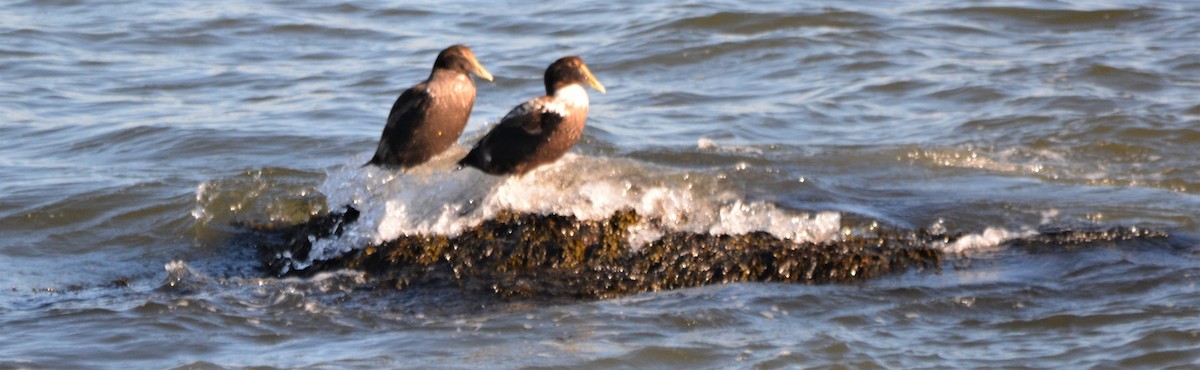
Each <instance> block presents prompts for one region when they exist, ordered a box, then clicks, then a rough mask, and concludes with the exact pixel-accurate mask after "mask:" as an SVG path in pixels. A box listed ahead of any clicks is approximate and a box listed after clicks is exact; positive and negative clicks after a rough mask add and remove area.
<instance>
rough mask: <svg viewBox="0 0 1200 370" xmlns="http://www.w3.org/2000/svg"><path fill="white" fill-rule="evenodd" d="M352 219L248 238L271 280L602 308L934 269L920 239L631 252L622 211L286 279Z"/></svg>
mask: <svg viewBox="0 0 1200 370" xmlns="http://www.w3.org/2000/svg"><path fill="white" fill-rule="evenodd" d="M356 218H357V211H354V210H353V209H349V210H348V211H347V212H345V213H332V214H328V215H324V216H320V217H315V218H313V219H312V220H310V221H309V222H307V223H304V224H300V225H293V226H287V227H276V228H270V227H262V226H261V225H260V226H259V227H254V229H256V230H259V234H261V235H263V236H264V238H262V239H261V242H260V243H259V252H260V253H259V255H260V257H261V258H262V260H263V263H264V266H265V267H266V268H267V269H268V270H269V271H271V272H273V273H275V274H279V275H284V274H311V273H313V272H317V271H323V270H327V269H336V268H352V269H360V270H363V271H366V272H368V273H369V274H370V275H371V276H373V277H374V278H376V279H381V280H383V281H390V282H392V283H393V284H394V285H395V286H397V287H408V286H453V287H458V288H462V289H466V290H468V291H476V292H487V293H493V294H497V295H500V296H504V297H512V296H521V297H541V298H556V297H557V298H605V297H614V296H620V295H625V294H634V293H641V292H648V291H657V290H664V289H676V288H685V287H695V286H702V285H708V284H718V283H729V282H743V281H762V282H789V283H827V282H853V281H862V280H865V279H870V278H874V277H878V276H880V275H883V274H888V273H895V272H901V271H906V270H909V269H933V270H936V269H938V268H939V267H940V265H941V263H940V262H941V258H942V257H941V253H940V252H939V251H938V250H937V249H935V248H933V247H930V245H931V243H928V239H929V236H928V235H924V236H922V235H923V234H920V233H909V234H896V235H886V236H885V235H875V236H845V237H844V238H843V239H842V240H839V241H838V242H836V243H797V242H793V241H790V240H784V239H780V238H777V237H775V236H773V235H771V234H768V233H762V232H756V233H749V234H740V235H710V234H703V233H691V232H671V233H667V234H665V235H663V236H662V237H661V238H659V239H658V240H655V241H653V242H650V243H648V244H646V245H641V246H632V245H630V244H629V242H628V240H629V233H630V232H631V228H633V227H635V226H636V225H638V224H639V222H641V221H642V220H641V218H640V217H639V216H638V215H637V214H636V213H635V212H633V211H631V210H627V211H620V212H617V213H615V214H613V215H611V216H610V217H608V218H607V219H603V220H596V221H584V220H578V219H576V218H574V217H570V216H562V215H539V214H528V213H511V212H508V213H501V214H500V215H498V216H497V217H495V218H493V219H491V220H488V221H485V222H483V223H481V224H479V225H478V226H475V227H473V228H470V229H467V230H466V231H464V232H463V233H461V234H460V235H458V236H454V237H447V236H443V235H410V236H403V237H400V238H398V239H395V240H391V241H388V242H385V243H382V244H378V245H367V246H361V248H358V249H356V250H355V251H354V252H351V253H348V254H346V255H344V256H341V257H338V258H335V259H331V260H325V261H315V262H313V264H312V265H311V266H310V267H308V268H307V269H305V270H299V271H297V270H294V269H291V268H290V266H292V261H293V260H300V261H303V260H305V259H307V255H308V251H309V250H310V249H311V247H312V245H311V242H312V240H314V239H318V238H325V237H330V236H334V235H338V234H339V233H340V232H341V229H342V227H344V225H346V224H349V223H352V222H354V220H355V219H356Z"/></svg>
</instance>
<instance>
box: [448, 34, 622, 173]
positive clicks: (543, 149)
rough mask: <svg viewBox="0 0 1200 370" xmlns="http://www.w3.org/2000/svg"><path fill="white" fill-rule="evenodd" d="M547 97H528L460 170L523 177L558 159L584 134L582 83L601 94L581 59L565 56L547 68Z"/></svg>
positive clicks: (461, 163)
mask: <svg viewBox="0 0 1200 370" xmlns="http://www.w3.org/2000/svg"><path fill="white" fill-rule="evenodd" d="M544 82H545V84H546V96H542V97H538V98H533V99H530V100H529V101H526V102H524V103H522V104H521V105H518V106H517V107H516V108H513V110H512V111H510V112H508V114H507V115H505V116H504V118H503V119H501V120H500V123H499V124H497V125H496V127H495V128H493V129H492V131H491V132H488V134H487V135H486V136H484V137H483V139H480V140H479V143H477V144H475V147H474V148H473V149H471V152H470V153H468V154H467V156H466V157H465V158H463V159H462V160H460V161H459V162H458V165H459V166H471V167H475V168H478V169H479V170H481V171H483V172H486V173H489V174H492V175H511V174H515V175H523V174H525V173H527V172H529V171H531V170H533V169H534V168H537V167H538V166H541V165H544V164H547V163H551V162H554V161H555V160H557V159H558V158H560V157H562V156H563V154H564V153H566V152H567V150H568V149H570V148H571V146H573V145H575V142H576V141H579V137H580V136H581V135H583V127H584V124H585V123H586V122H587V113H588V95H587V91H585V90H584V89H583V85H584V84H586V85H587V86H591V87H592V88H594V89H596V91H599V92H600V93H604V92H605V91H604V85H601V84H600V81H597V80H596V77H595V76H593V75H592V71H590V70H588V67H587V65H586V64H583V59H579V57H577V56H569V57H565V58H562V59H559V60H557V61H555V62H554V63H553V64H551V65H550V67H549V68H546V76H545V81H544Z"/></svg>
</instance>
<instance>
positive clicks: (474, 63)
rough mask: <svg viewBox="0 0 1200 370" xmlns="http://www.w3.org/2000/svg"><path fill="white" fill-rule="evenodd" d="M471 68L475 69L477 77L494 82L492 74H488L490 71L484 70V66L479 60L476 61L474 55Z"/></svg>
mask: <svg viewBox="0 0 1200 370" xmlns="http://www.w3.org/2000/svg"><path fill="white" fill-rule="evenodd" d="M471 66H473V67H475V72H474V74H475V75H476V76H479V78H482V79H485V80H488V81H491V80H492V74H491V73H488V71H487V70H486V69H483V65H482V64H479V61H478V60H475V56H474V55H472V56H471Z"/></svg>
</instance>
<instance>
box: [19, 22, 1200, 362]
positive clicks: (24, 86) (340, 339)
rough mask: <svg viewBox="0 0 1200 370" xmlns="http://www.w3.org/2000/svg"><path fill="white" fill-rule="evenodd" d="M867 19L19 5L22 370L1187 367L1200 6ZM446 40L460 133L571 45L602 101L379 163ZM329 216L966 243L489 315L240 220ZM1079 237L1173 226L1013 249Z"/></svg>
mask: <svg viewBox="0 0 1200 370" xmlns="http://www.w3.org/2000/svg"><path fill="white" fill-rule="evenodd" d="M869 4H870V5H855V4H851V3H847V2H815V1H810V2H790V1H789V2H778V3H773V4H772V3H764V4H754V5H746V4H741V3H738V2H729V3H727V2H721V1H711V2H691V3H664V4H655V3H652V2H634V1H616V2H580V1H566V2H556V3H554V4H551V5H538V6H532V5H525V4H521V3H503V2H501V3H496V2H477V3H475V2H458V3H449V4H437V5H433V4H429V5H405V4H393V3H387V2H378V3H328V4H318V3H303V4H302V3H295V2H277V3H269V4H258V5H245V4H242V3H238V2H224V3H222V2H197V3H188V4H175V3H147V2H126V3H120V2H106V3H88V2H72V1H58V2H37V1H27V2H9V3H5V4H3V5H0V117H2V119H3V121H2V122H0V137H3V138H4V144H5V145H0V287H3V288H4V290H3V293H0V328H3V330H2V331H3V334H2V335H0V367H8V366H16V367H38V368H40V367H45V368H64V367H124V366H127V365H132V366H133V367H139V368H143V367H149V368H164V367H175V366H185V365H192V366H195V367H200V368H204V367H209V366H211V367H244V366H272V367H336V368H342V367H365V368H378V367H430V366H437V367H494V366H500V367H524V366H531V367H538V366H568V367H595V368H610V367H635V368H641V367H674V368H693V367H731V366H732V367H754V366H760V367H767V368H773V367H789V366H799V367H812V366H821V365H845V366H849V367H889V368H913V367H1013V366H1030V367H1039V368H1062V367H1091V366H1100V367H1114V368H1128V367H1151V368H1158V367H1168V366H1176V365H1179V366H1185V367H1186V366H1200V290H1198V289H1197V286H1196V283H1197V281H1198V280H1200V242H1197V238H1196V235H1197V232H1198V231H1200V224H1198V221H1200V218H1197V214H1198V213H1197V211H1198V210H1200V197H1198V196H1197V195H1198V194H1200V160H1198V159H1197V155H1196V153H1197V150H1196V148H1200V99H1198V98H1197V97H1198V96H1200V77H1198V76H1200V42H1198V41H1196V35H1200V5H1197V4H1195V3H1193V2H1189V1H1158V2H1135V1H1103V2H1092V1H1059V2H988V1H972V2H961V1H917V2H912V1H896V2H869ZM454 43H466V44H468V45H470V46H471V47H472V48H473V49H474V51H475V54H476V55H477V56H478V57H479V59H480V60H481V62H482V63H483V64H484V65H485V66H486V67H487V68H488V70H489V71H491V72H492V73H493V74H494V75H495V76H496V80H495V81H494V82H480V83H479V84H478V99H477V103H476V106H475V111H474V114H473V115H472V118H471V121H470V124H469V126H468V128H467V133H466V134H464V137H463V138H462V140H460V143H461V144H463V145H470V144H471V143H473V142H474V140H476V139H477V138H478V137H480V136H481V135H482V132H483V131H484V130H485V129H486V127H487V126H488V125H490V124H492V123H494V122H495V121H497V120H498V119H499V117H501V116H503V115H504V114H505V113H506V112H507V111H508V110H509V109H510V108H511V107H513V106H514V105H516V104H517V103H519V102H521V101H523V100H524V99H527V98H530V97H533V96H534V95H536V94H540V93H541V90H542V88H541V86H542V84H541V80H540V79H541V76H542V72H543V69H544V68H545V66H546V65H548V64H549V63H550V62H552V61H553V60H555V59H557V58H558V57H560V56H563V55H569V54H578V55H580V56H582V57H583V58H584V59H585V60H586V61H587V62H588V64H589V66H591V69H592V71H593V72H594V73H595V74H596V76H597V77H598V78H599V79H600V81H601V82H603V83H604V84H605V85H606V86H607V87H608V94H606V95H601V94H598V93H595V92H592V95H591V99H590V100H591V104H592V107H591V113H590V115H589V122H588V125H589V126H588V129H587V132H586V133H585V135H584V138H583V140H582V141H581V142H580V143H579V144H578V145H577V146H576V147H575V148H574V149H573V152H572V154H570V155H568V156H567V157H566V158H565V159H564V161H563V163H559V164H556V165H553V166H550V167H548V168H545V169H543V170H539V171H538V172H535V173H533V174H531V175H530V176H526V177H523V178H519V179H500V178H492V177H488V176H484V175H481V174H479V173H477V172H472V171H471V170H465V171H459V172H454V171H451V170H450V169H449V162H451V161H452V160H453V159H452V158H442V160H441V162H438V163H435V164H434V165H431V166H428V167H426V168H424V169H419V170H417V171H413V172H412V173H409V174H403V175H401V174H395V173H389V172H387V171H378V170H373V169H369V168H367V169H364V168H360V167H359V166H360V165H361V164H362V163H364V162H365V161H366V159H368V157H369V155H370V153H371V152H373V150H374V145H375V141H376V140H377V139H378V135H379V133H380V131H381V129H382V126H383V123H384V119H385V117H386V113H387V111H388V109H389V108H390V104H391V103H392V101H393V100H394V99H395V97H396V95H397V94H398V92H399V91H400V89H402V88H405V87H407V86H409V85H411V84H413V83H415V82H417V81H419V80H421V79H423V78H424V77H425V76H426V75H427V74H428V70H429V68H430V65H431V63H432V61H433V57H434V56H435V55H436V53H437V51H438V50H440V49H441V48H443V47H445V46H447V45H450V44H454ZM463 150H464V149H463V148H456V149H455V151H454V152H452V153H450V154H448V155H449V156H453V155H456V153H457V155H461V153H462V151H463ZM439 163H440V164H439ZM340 204H357V205H359V206H360V208H363V209H364V215H365V216H366V217H364V219H363V222H361V223H359V224H358V225H356V226H355V229H353V230H351V232H350V233H348V235H347V236H346V239H344V240H341V241H333V242H329V243H327V244H324V245H323V246H322V248H325V249H323V251H327V252H328V253H330V254H331V255H332V254H336V253H338V252H339V250H343V249H347V248H353V247H354V246H357V245H360V244H361V243H362V242H368V241H379V240H386V239H387V238H389V237H394V236H396V235H400V234H404V233H411V232H433V233H454V232H457V231H459V230H461V229H462V228H463V227H468V226H470V225H472V224H473V223H477V222H480V221H481V220H483V219H486V218H487V217H488V216H489V215H494V214H495V212H498V211H499V210H502V209H517V210H524V211H532V212H556V213H565V214H571V215H575V216H579V217H584V218H588V217H603V216H604V215H606V214H608V213H610V212H611V211H612V210H615V209H620V208H633V209H637V210H638V211H639V212H642V213H649V214H655V215H657V216H659V217H662V218H664V219H666V220H669V221H668V222H667V225H666V227H667V228H670V229H677V230H691V231H700V232H713V233H722V232H745V231H753V230H763V231H770V232H772V233H773V234H776V235H777V236H780V237H787V238H793V239H799V240H824V239H827V238H831V237H834V236H835V235H836V233H838V232H839V231H841V230H840V228H842V227H849V226H850V225H863V224H870V223H872V222H874V223H878V224H880V225H886V226H887V227H893V228H898V229H915V228H935V229H944V230H946V231H949V232H962V233H968V234H970V235H972V237H971V238H967V239H965V241H964V242H961V243H956V244H953V245H947V246H945V250H946V251H947V253H949V254H948V255H949V256H953V257H952V258H950V259H949V260H948V261H947V263H946V265H945V266H944V267H943V269H942V271H941V272H940V273H933V272H928V271H926V272H913V273H908V274H904V275H900V276H892V277H886V278H883V279H879V280H874V281H870V282H867V283H863V284H857V285H825V286H808V285H782V284H731V285H719V286H709V287H703V288H696V289H687V290H678V291H665V292H657V293H649V294H643V295H636V296H629V297H624V298H618V299H610V300H602V301H581V302H576V303H574V304H565V305H562V304H556V305H540V304H528V303H522V302H519V301H518V302H502V301H496V302H492V303H480V304H474V305H471V306H470V307H447V305H446V304H443V303H444V302H447V301H450V302H464V301H463V300H446V299H445V298H446V297H444V296H443V295H444V294H448V293H444V292H421V291H417V292H411V291H397V290H396V289H393V288H389V287H378V286H376V285H375V284H374V283H373V282H372V281H371V280H370V279H369V277H366V276H364V275H362V274H361V273H358V272H355V271H339V272H328V273H323V274H319V275H317V276H315V277H312V278H305V279H299V278H285V279H277V278H271V277H268V276H267V274H264V273H263V272H262V271H261V270H259V269H258V261H257V260H255V257H254V254H253V250H252V248H251V246H248V245H246V243H245V242H244V241H240V240H237V239H236V238H234V235H235V231H236V227H234V226H233V225H231V223H232V222H237V221H240V220H273V221H281V222H288V221H301V220H304V219H306V218H307V217H309V216H310V215H312V214H315V213H319V212H324V211H326V210H328V209H329V208H331V207H337V206H338V205H340ZM672 217H675V218H674V219H672ZM671 220H673V221H671ZM1072 225H1082V226H1087V225H1101V226H1121V227H1140V228H1155V229H1162V230H1166V231H1168V232H1169V233H1170V235H1171V237H1170V238H1167V239H1165V240H1151V241H1146V240H1140V241H1129V242H1112V243H1099V244H1090V245H1085V246H1072V247H1063V246H1054V245H1027V244H1019V243H1018V244H1014V243H1009V242H1006V241H1010V240H1012V239H1013V238H1018V237H1020V236H1022V235H1029V233H1032V232H1034V231H1035V230H1037V229H1039V228H1041V227H1046V226H1055V227H1063V226H1066V227H1070V226H1072ZM643 231H644V233H643V234H642V235H641V236H642V237H644V238H653V237H654V234H655V233H657V232H662V231H663V230H643ZM297 267H303V266H297ZM467 302H470V301H467ZM454 304H461V303H453V304H451V305H454Z"/></svg>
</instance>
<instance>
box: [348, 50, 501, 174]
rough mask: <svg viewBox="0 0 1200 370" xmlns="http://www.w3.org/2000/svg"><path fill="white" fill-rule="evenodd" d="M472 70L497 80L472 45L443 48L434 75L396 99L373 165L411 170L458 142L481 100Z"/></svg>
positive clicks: (436, 62) (435, 65) (474, 72)
mask: <svg viewBox="0 0 1200 370" xmlns="http://www.w3.org/2000/svg"><path fill="white" fill-rule="evenodd" d="M468 74H474V75H476V76H479V78H482V79H485V80H488V81H491V80H492V74H491V73H488V71H487V70H484V69H483V66H482V65H480V64H479V61H478V60H475V53H472V52H471V49H470V48H468V47H466V46H463V45H454V46H451V47H448V48H446V49H445V50H442V52H441V53H438V56H437V61H435V62H434V63H433V72H431V73H430V74H429V78H428V79H426V80H425V81H423V82H421V83H419V84H416V85H414V86H413V87H410V88H408V90H404V92H403V93H401V94H400V97H399V98H396V102H395V103H394V104H392V112H391V113H390V114H388V119H387V126H384V127H383V135H382V136H381V137H380V138H379V147H378V148H376V149H375V156H374V157H373V158H371V161H370V162H367V164H369V165H376V166H380V167H387V168H400V169H408V168H410V167H413V166H416V165H419V164H422V163H425V162H426V161H428V160H429V159H430V158H433V156H435V155H438V154H439V153H441V152H443V151H445V150H446V149H448V148H450V146H451V145H453V144H454V143H455V142H456V141H458V136H459V135H461V134H462V132H463V128H465V127H466V126H467V118H468V117H470V116H471V109H472V108H473V107H474V105H475V83H474V82H472V81H471V77H470V76H469V75H468Z"/></svg>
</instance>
